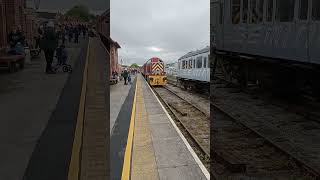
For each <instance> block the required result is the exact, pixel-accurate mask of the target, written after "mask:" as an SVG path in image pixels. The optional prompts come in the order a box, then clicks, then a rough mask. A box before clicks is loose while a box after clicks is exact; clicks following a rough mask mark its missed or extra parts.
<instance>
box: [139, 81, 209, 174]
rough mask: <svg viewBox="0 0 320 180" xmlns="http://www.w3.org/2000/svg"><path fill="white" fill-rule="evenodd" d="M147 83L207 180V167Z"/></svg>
mask: <svg viewBox="0 0 320 180" xmlns="http://www.w3.org/2000/svg"><path fill="white" fill-rule="evenodd" d="M142 79H144V78H142ZM144 81H145V83H147V81H146V80H145V79H144ZM147 85H148V87H149V89H150V90H151V92H152V93H153V95H154V97H156V99H157V101H158V102H159V104H160V105H161V107H162V109H163V110H164V112H165V113H166V115H167V116H168V118H169V119H170V122H171V124H172V125H173V127H174V128H175V130H176V131H177V133H178V134H179V136H180V137H181V139H182V141H183V142H184V144H185V145H186V146H187V148H188V150H189V152H190V153H191V155H192V157H193V158H194V160H195V161H196V163H197V164H198V165H199V167H200V169H201V171H202V173H203V174H204V175H205V176H206V178H207V180H210V173H209V172H208V170H207V168H206V167H205V166H204V165H203V164H202V162H201V160H200V159H199V157H198V156H197V154H196V153H195V152H194V150H193V149H192V147H191V146H190V144H189V143H188V141H187V140H186V138H185V137H184V136H183V134H182V133H181V131H180V129H179V128H178V127H177V125H176V123H175V122H174V121H173V119H172V118H171V116H170V115H169V113H168V112H167V110H166V109H165V108H164V107H163V105H162V103H161V101H160V100H159V98H158V97H157V95H156V94H155V93H154V92H153V90H152V89H151V87H150V85H149V84H148V83H147Z"/></svg>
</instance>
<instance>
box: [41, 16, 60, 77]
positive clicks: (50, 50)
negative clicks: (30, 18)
mask: <svg viewBox="0 0 320 180" xmlns="http://www.w3.org/2000/svg"><path fill="white" fill-rule="evenodd" d="M58 42H59V41H58V37H57V35H56V32H55V30H54V24H53V23H52V22H49V23H48V25H47V28H46V30H45V32H44V35H43V38H42V40H41V43H40V46H41V49H43V51H44V54H45V58H46V62H47V66H46V73H48V74H54V73H55V72H54V71H53V70H52V61H53V55H54V51H55V50H56V48H57V47H58Z"/></svg>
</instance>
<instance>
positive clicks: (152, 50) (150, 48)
mask: <svg viewBox="0 0 320 180" xmlns="http://www.w3.org/2000/svg"><path fill="white" fill-rule="evenodd" d="M147 49H148V50H149V51H151V52H161V51H163V49H161V48H158V47H154V46H151V47H148V48H147Z"/></svg>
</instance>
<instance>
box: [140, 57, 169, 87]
mask: <svg viewBox="0 0 320 180" xmlns="http://www.w3.org/2000/svg"><path fill="white" fill-rule="evenodd" d="M143 74H144V76H145V78H146V80H147V82H148V83H149V84H150V86H164V85H166V84H167V76H166V73H165V72H164V62H163V61H162V60H161V59H160V58H157V57H153V58H151V59H149V60H148V61H147V62H146V63H145V64H144V67H143Z"/></svg>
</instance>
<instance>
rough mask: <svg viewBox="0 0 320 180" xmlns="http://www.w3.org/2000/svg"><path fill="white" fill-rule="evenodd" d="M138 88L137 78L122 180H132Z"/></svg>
mask: <svg viewBox="0 0 320 180" xmlns="http://www.w3.org/2000/svg"><path fill="white" fill-rule="evenodd" d="M137 86H138V78H137V82H136V87H135V93H134V99H133V106H132V113H131V119H130V127H129V133H128V139H127V146H126V152H125V154H124V161H123V167H122V175H121V180H129V179H130V166H131V152H132V141H133V131H134V121H135V116H136V97H137Z"/></svg>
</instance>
